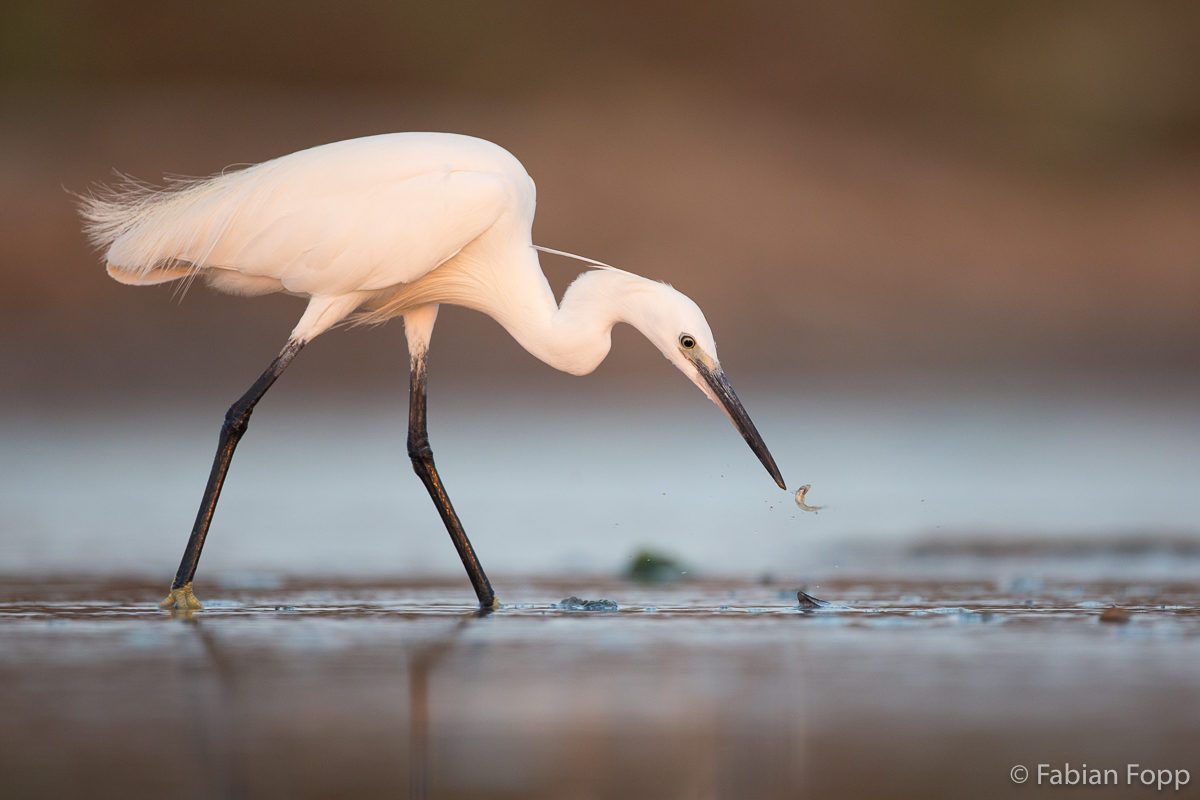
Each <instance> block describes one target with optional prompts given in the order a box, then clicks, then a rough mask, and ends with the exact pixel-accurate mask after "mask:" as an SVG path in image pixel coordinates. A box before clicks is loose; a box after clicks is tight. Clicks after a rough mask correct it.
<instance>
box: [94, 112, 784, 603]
mask: <svg viewBox="0 0 1200 800" xmlns="http://www.w3.org/2000/svg"><path fill="white" fill-rule="evenodd" d="M81 213H82V215H83V218H84V220H85V228H86V230H87V232H88V234H89V236H90V237H91V239H92V242H93V243H94V244H96V245H97V246H98V247H100V248H103V249H105V256H104V259H105V262H106V264H107V268H108V274H109V275H111V276H112V277H113V278H115V279H116V280H118V281H120V282H122V283H129V284H136V285H146V284H155V283H163V282H166V281H173V280H181V279H182V280H191V279H193V278H197V277H199V278H203V279H204V280H206V281H207V282H208V283H209V284H211V285H212V286H213V287H214V288H216V289H218V290H220V291H224V292H229V293H231V294H240V295H260V294H267V293H269V292H287V293H288V294H293V295H298V296H301V297H307V298H308V306H307V308H306V309H305V311H304V314H303V316H301V318H300V321H299V323H298V324H297V325H296V327H295V329H294V330H293V331H292V333H291V336H289V337H288V340H287V344H286V345H285V346H284V348H283V350H282V351H281V352H280V354H279V355H278V356H277V357H276V358H275V360H274V361H273V362H272V363H271V365H270V366H269V367H268V368H267V370H266V372H264V373H263V374H262V376H261V377H260V378H259V379H258V380H257V381H255V383H254V385H253V386H251V387H250V389H249V390H248V391H247V392H246V393H245V394H244V395H243V396H242V397H241V398H240V399H239V400H238V401H237V402H236V403H234V404H233V405H232V406H231V407H230V408H229V411H228V413H226V415H225V423H224V425H223V426H222V427H221V437H220V443H219V445H218V448H217V455H216V458H215V459H214V461H213V466H212V472H211V474H210V476H209V479H208V485H207V487H206V488H205V490H204V496H203V498H202V500H201V503H200V511H199V513H198V514H197V516H196V523H195V525H194V526H193V528H192V534H191V537H190V538H189V540H188V543H187V548H186V549H185V551H184V554H183V560H182V562H181V563H180V565H179V571H178V573H177V574H176V576H175V580H174V582H173V583H172V584H171V594H170V596H169V597H168V598H167V599H166V600H164V601H163V605H174V606H176V607H179V608H190V607H199V603H198V602H197V601H196V598H195V595H194V594H193V593H192V579H193V577H194V576H195V572H196V564H197V562H198V561H199V559H200V550H201V548H202V547H203V546H204V539H205V537H206V536H207V534H208V528H209V524H210V523H211V521H212V516H213V511H214V509H215V508H216V505H217V499H218V497H219V495H220V493H221V486H222V484H223V483H224V481H225V474H226V472H227V471H228V469H229V462H230V459H232V457H233V451H234V448H236V447H237V443H238V441H239V440H240V439H241V437H242V435H243V434H244V433H245V432H246V426H247V423H248V421H249V418H250V414H251V412H252V411H253V410H254V406H255V405H256V404H257V403H258V401H259V400H261V399H262V397H263V395H264V394H265V393H266V391H267V389H269V388H270V387H271V384H272V383H274V382H275V379H276V378H278V377H279V375H280V374H281V373H282V372H283V370H284V369H285V368H286V367H287V365H288V364H289V363H291V361H292V359H293V358H294V357H295V356H296V354H297V353H299V352H300V349H301V348H303V347H304V345H305V344H306V343H308V342H309V341H311V340H312V339H313V338H314V337H315V336H317V335H319V334H321V333H322V332H324V331H326V330H328V329H329V328H330V327H332V326H333V325H336V324H337V323H339V322H341V321H342V320H345V319H346V318H347V317H348V316H349V315H350V314H352V313H354V312H358V318H359V319H365V320H367V321H383V320H386V319H389V318H392V317H397V316H402V317H403V318H404V332H405V335H406V337H407V339H408V350H409V357H410V360H411V370H410V381H411V383H410V396H409V429H408V454H409V457H410V458H411V459H412V464H413V469H414V470H415V471H416V473H417V475H419V476H420V478H421V480H422V482H424V484H425V488H426V489H428V490H429V494H430V496H431V497H432V498H433V502H434V503H435V504H436V505H437V509H438V512H439V513H440V514H441V517H442V521H443V522H444V523H445V525H446V529H447V530H448V531H449V533H450V538H451V539H452V540H453V541H454V546H455V548H457V550H458V554H459V556H460V557H461V558H462V562H463V566H464V567H466V570H467V574H468V575H469V576H470V579H471V583H472V585H473V586H474V588H475V593H476V595H478V597H479V602H480V604H481V605H482V606H483V607H492V606H494V605H496V596H495V593H494V592H493V591H492V587H491V584H490V583H489V582H488V579H487V576H486V575H485V574H484V571H483V567H482V566H481V565H480V563H479V559H478V558H477V557H476V555H475V551H474V549H473V548H472V547H471V543H470V541H469V540H468V539H467V535H466V533H465V531H464V530H463V526H462V524H461V523H460V522H459V519H458V516H457V515H456V514H455V513H454V508H453V506H451V504H450V498H449V497H448V496H447V494H446V489H445V487H444V486H443V485H442V481H441V479H440V478H439V476H438V472H437V469H436V468H435V467H434V463H433V451H432V450H431V449H430V446H429V438H428V435H427V433H426V428H425V361H426V354H427V353H428V350H429V341H430V337H431V335H432V333H433V325H434V321H435V320H436V318H437V311H438V305H439V304H440V303H452V304H455V305H460V306H465V307H467V308H471V309H475V310H477V311H482V312H483V313H485V314H488V315H489V316H491V317H492V318H493V319H495V320H496V321H497V322H499V323H500V324H501V325H502V326H503V327H504V328H505V329H506V330H507V331H508V332H509V333H510V334H512V336H513V338H515V339H516V340H517V341H518V342H519V343H520V344H521V346H523V347H524V348H525V349H526V350H528V351H529V352H530V353H532V354H533V355H534V356H536V357H538V358H540V359H541V360H542V361H545V362H546V363H547V364H549V365H550V366H552V367H555V368H556V369H560V370H564V371H566V372H570V373H571V374H573V375H586V374H588V373H589V372H591V371H592V370H594V369H595V368H596V367H597V366H598V365H599V364H600V362H601V361H603V360H604V357H605V356H606V355H607V354H608V351H609V347H610V345H611V340H610V335H611V330H612V327H613V326H614V325H615V324H617V323H618V322H626V323H628V324H630V325H632V326H633V327H634V328H637V329H638V330H639V331H641V332H642V333H643V334H644V335H645V336H646V338H648V339H649V340H650V341H651V342H652V343H653V344H654V345H655V346H656V347H657V348H658V349H659V350H661V351H662V353H663V355H665V356H666V357H667V360H668V361H670V362H671V363H673V364H674V365H675V366H676V367H678V368H679V369H680V370H682V371H683V373H684V374H685V375H687V376H688V377H689V378H690V379H691V380H692V381H693V382H694V383H695V384H696V385H697V386H699V387H700V389H701V391H703V392H704V393H705V394H706V395H708V397H709V398H711V399H712V400H713V402H715V403H716V404H717V405H718V406H720V407H721V409H722V410H723V411H724V412H725V414H726V415H727V416H728V417H729V418H730V419H731V420H732V421H733V424H734V425H736V426H737V428H738V430H739V431H740V432H741V434H742V436H743V437H744V438H745V440H746V441H747V442H748V443H749V444H750V447H751V448H752V449H753V450H754V452H755V454H756V455H757V456H758V458H759V459H760V460H761V461H762V463H763V465H764V466H765V467H766V468H767V471H768V472H770V473H771V477H772V478H774V479H775V482H776V483H778V484H779V486H780V487H781V488H782V487H783V485H784V483H783V478H782V477H781V476H780V474H779V468H778V467H776V466H775V461H774V459H772V458H771V454H770V453H769V452H768V451H767V447H766V445H765V444H763V441H762V437H761V436H759V434H758V431H757V430H756V429H755V427H754V424H753V423H752V422H751V421H750V417H749V416H748V415H747V414H746V411H745V409H744V408H742V404H741V403H740V402H739V401H738V398H737V395H735V394H734V392H733V389H732V387H730V385H729V381H728V380H726V378H725V374H724V372H722V370H721V366H720V363H719V362H718V360H717V349H716V345H715V344H714V343H713V336H712V332H711V331H710V330H709V327H708V323H707V322H706V321H705V319H704V314H703V313H701V311H700V309H699V307H697V306H696V304H695V303H693V302H692V301H691V300H690V299H688V298H687V297H685V296H684V295H683V294H681V293H679V292H677V291H676V290H675V289H673V288H671V287H670V286H668V285H666V284H663V283H658V282H656V281H652V280H648V279H646V278H642V277H639V276H637V275H633V274H632V273H629V272H624V271H622V270H619V269H615V268H612V267H608V266H606V265H601V264H599V263H598V262H591V263H593V264H594V265H596V266H597V267H599V268H598V269H594V270H591V271H588V272H585V273H583V274H582V275H580V276H579V277H578V278H576V280H575V281H574V282H573V283H572V284H571V286H570V288H568V289H567V291H566V293H565V294H564V295H563V298H562V303H561V304H559V303H557V302H555V299H554V293H553V292H552V291H551V290H550V285H549V283H547V281H546V278H545V276H544V275H543V274H542V270H541V266H540V264H539V262H538V253H537V249H535V247H534V245H533V240H532V226H533V213H534V185H533V181H532V180H531V179H530V177H529V175H528V174H527V173H526V172H525V168H524V167H522V166H521V163H520V162H519V161H517V159H516V158H514V157H513V156H512V155H511V154H510V153H509V152H508V151H506V150H504V149H503V148H501V147H499V146H497V145H495V144H492V143H491V142H487V141H484V140H482V139H476V138H473V137H470V136H460V135H456V134H447V133H397V134H386V135H381V136H369V137H366V138H362V139H352V140H349V141H344V142H335V143H333V144H327V145H322V146H320V147H314V148H312V149H309V150H302V151H300V152H298V153H293V154H291V155H288V156H283V157H281V158H277V159H275V160H273V161H267V162H265V163H262V164H258V165H256V166H252V167H249V168H247V169H243V170H240V171H236V172H225V173H222V174H220V175H216V176H214V177H211V178H207V179H201V180H195V181H188V182H182V183H177V184H174V185H172V186H170V187H169V188H167V189H162V190H158V189H150V188H146V187H141V186H125V187H122V188H119V189H117V190H112V191H108V192H105V193H102V194H100V195H98V196H93V197H90V198H86V199H85V200H84V202H83V205H82V211H81ZM584 260H588V259H584Z"/></svg>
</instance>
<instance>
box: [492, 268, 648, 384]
mask: <svg viewBox="0 0 1200 800" xmlns="http://www.w3.org/2000/svg"><path fill="white" fill-rule="evenodd" d="M534 258H535V260H536V255H535V257H534ZM537 277H538V278H539V279H540V280H541V282H542V284H543V285H544V286H545V292H544V293H540V292H539V293H538V297H529V298H528V300H532V302H522V303H506V304H504V308H492V309H486V313H488V314H489V315H490V316H492V317H493V318H494V319H495V320H496V321H497V322H499V323H500V324H501V325H503V326H504V328H505V329H506V330H508V332H509V333H510V334H511V335H512V336H513V338H514V339H516V340H517V342H518V343H519V344H520V345H521V346H522V347H524V348H525V349H526V350H528V351H529V352H530V353H532V354H533V355H534V356H536V357H537V358H539V359H541V360H542V361H544V362H546V363H547V364H549V365H550V366H552V367H554V368H555V369H559V370H562V371H564V372H569V373H571V374H573V375H587V374H588V373H590V372H591V371H592V370H594V369H595V368H596V367H598V366H599V365H600V362H602V361H603V360H604V358H605V356H607V355H608V351H609V349H610V348H611V346H612V328H613V326H614V325H616V324H617V323H618V322H627V323H629V324H631V325H633V326H634V327H635V328H638V329H639V330H642V331H643V333H645V332H646V331H645V327H644V325H643V324H642V317H643V316H644V314H643V313H642V312H643V308H642V306H643V305H644V304H643V302H642V300H643V298H645V297H646V296H647V295H648V294H649V293H650V292H651V291H652V289H651V287H654V286H657V285H658V284H656V283H654V282H653V281H650V280H647V279H646V278H641V277H638V276H637V275H632V274H630V273H627V272H620V271H618V270H607V269H598V270H592V271H589V272H585V273H583V274H582V275H580V276H579V277H578V278H576V279H575V281H574V282H573V283H572V284H571V285H570V287H568V289H567V291H566V293H565V294H564V295H563V298H562V303H561V304H556V303H555V302H554V295H553V293H552V292H551V291H550V288H549V284H547V283H546V279H545V276H544V275H542V272H541V269H540V267H539V268H538V269H537Z"/></svg>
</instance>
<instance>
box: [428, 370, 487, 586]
mask: <svg viewBox="0 0 1200 800" xmlns="http://www.w3.org/2000/svg"><path fill="white" fill-rule="evenodd" d="M410 382H411V383H410V387H409V397H408V457H409V458H411V459H412V465H413V471H414V472H416V473H417V475H418V476H419V477H420V478H421V482H422V483H424V484H425V488H426V489H428V490H429V496H430V497H431V498H433V504H434V505H436V506H437V510H438V513H439V514H441V515H442V522H443V523H445V525H446V530H447V531H448V532H449V534H450V539H451V540H452V541H453V542H454V549H455V550H457V551H458V557H459V558H461V559H462V563H463V567H465V568H466V570H467V576H468V577H470V579H471V585H472V586H473V587H475V594H476V596H477V597H478V598H479V605H480V607H482V608H495V607H496V606H497V605H499V603H498V602H497V601H496V593H495V592H494V591H492V584H491V583H489V582H488V579H487V575H485V574H484V572H483V567H482V566H481V565H480V563H479V558H478V557H476V555H475V548H473V547H471V542H470V540H469V539H467V532H466V531H464V530H463V526H462V523H461V522H459V521H458V515H457V514H455V513H454V506H452V505H450V497H449V496H448V495H447V494H446V487H444V486H443V485H442V479H441V478H440V477H439V476H438V472H437V467H435V466H434V465H433V450H431V449H430V447H429V433H428V431H426V429H425V353H424V352H421V353H419V354H418V355H414V356H413V358H412V364H411V367H410Z"/></svg>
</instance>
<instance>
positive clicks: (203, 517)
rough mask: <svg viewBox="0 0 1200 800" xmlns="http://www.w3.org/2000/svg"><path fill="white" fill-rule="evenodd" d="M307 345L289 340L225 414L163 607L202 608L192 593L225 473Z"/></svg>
mask: <svg viewBox="0 0 1200 800" xmlns="http://www.w3.org/2000/svg"><path fill="white" fill-rule="evenodd" d="M302 347H304V342H302V341H300V340H298V339H290V340H288V343H287V345H286V346H285V347H284V348H283V350H282V352H280V353H279V355H278V356H276V357H275V360H274V361H272V362H271V366H269V367H267V371H266V372H264V373H263V374H262V375H261V376H260V377H259V379H258V380H257V381H255V382H254V385H253V386H251V387H250V389H249V391H247V392H246V393H245V394H244V395H242V396H241V398H240V399H239V400H238V401H237V402H236V403H234V404H233V405H231V406H230V407H229V411H227V412H225V423H224V424H223V425H222V426H221V438H220V440H219V443H218V444H217V455H216V457H215V458H214V459H213V465H212V471H211V472H210V473H209V475H208V485H207V486H205V487H204V497H203V498H202V499H201V500H200V511H199V513H197V514H196V523H195V524H194V525H193V526H192V535H191V536H190V537H189V538H188V543H187V549H185V550H184V551H183V560H182V561H180V562H179V571H178V572H177V573H175V581H174V582H173V583H172V584H171V594H170V595H168V596H167V599H166V600H163V601H162V603H161V605H162V606H163V607H169V606H174V607H175V608H181V609H191V608H200V607H201V605H200V602H199V601H198V600H197V599H196V595H194V594H193V593H192V578H193V577H195V575H196V564H197V563H198V562H199V561H200V550H201V549H202V548H203V547H204V539H205V537H206V536H208V526H209V525H210V524H211V523H212V517H213V511H215V510H216V508H217V499H218V498H219V497H220V496H221V487H222V486H223V485H224V483H225V473H227V472H228V471H229V462H230V461H231V460H233V451H234V450H235V449H236V448H237V445H238V442H239V441H240V440H241V438H242V435H243V434H244V433H245V432H246V427H247V425H249V422H250V414H251V412H253V411H254V406H255V405H257V404H258V401H259V400H261V399H262V397H263V395H264V394H266V393H267V389H270V388H271V384H273V383H275V379H276V378H278V377H279V376H280V375H281V374H282V373H283V371H284V370H285V369H286V368H287V365H288V364H290V363H291V362H292V359H293V358H295V357H296V354H297V353H299V352H300V349H301V348H302Z"/></svg>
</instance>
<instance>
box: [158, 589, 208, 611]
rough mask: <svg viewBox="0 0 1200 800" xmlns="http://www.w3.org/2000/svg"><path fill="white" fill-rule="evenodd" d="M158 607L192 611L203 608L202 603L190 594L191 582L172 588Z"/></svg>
mask: <svg viewBox="0 0 1200 800" xmlns="http://www.w3.org/2000/svg"><path fill="white" fill-rule="evenodd" d="M158 605H159V608H178V609H182V610H184V611H194V610H195V609H198V608H204V605H203V604H202V603H201V602H200V601H199V600H197V599H196V595H194V594H192V584H191V583H185V584H184V585H183V586H180V587H179V588H178V589H172V590H171V593H170V594H169V595H167V599H166V600H163V601H162V602H161V603H159V604H158Z"/></svg>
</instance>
